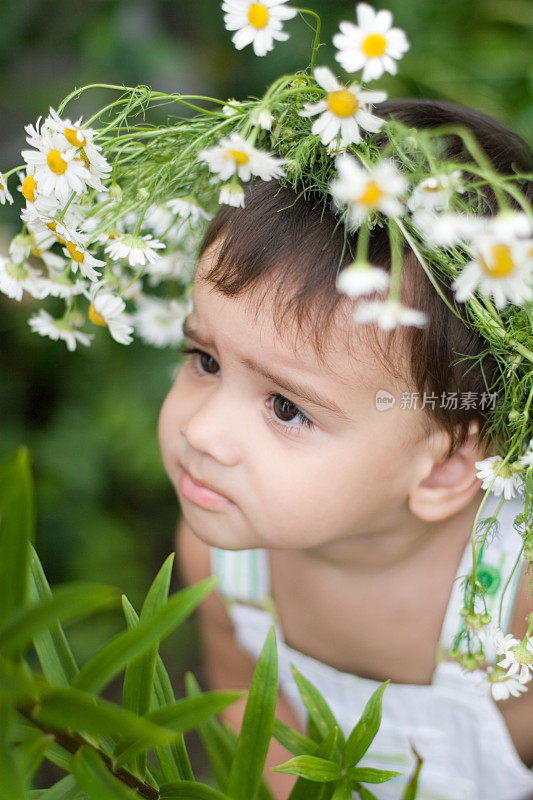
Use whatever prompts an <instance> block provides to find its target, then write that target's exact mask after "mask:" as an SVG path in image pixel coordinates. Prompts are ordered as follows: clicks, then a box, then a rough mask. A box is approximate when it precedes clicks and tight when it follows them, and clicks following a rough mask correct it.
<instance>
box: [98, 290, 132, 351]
mask: <svg viewBox="0 0 533 800" xmlns="http://www.w3.org/2000/svg"><path fill="white" fill-rule="evenodd" d="M88 297H89V299H90V301H91V304H90V306H89V319H90V320H91V322H94V324H95V325H102V326H103V327H104V328H109V333H110V334H111V336H112V337H113V339H114V340H115V341H116V342H118V343H119V344H131V342H132V341H133V337H132V336H131V334H132V333H133V326H132V325H131V324H130V315H129V314H127V313H125V311H124V309H125V308H126V304H125V302H124V300H123V299H122V298H121V297H117V296H116V295H114V294H113V293H112V292H110V291H108V290H107V288H106V287H105V286H104V285H103V284H99V285H96V284H93V286H92V287H91V290H90V292H89V295H88Z"/></svg>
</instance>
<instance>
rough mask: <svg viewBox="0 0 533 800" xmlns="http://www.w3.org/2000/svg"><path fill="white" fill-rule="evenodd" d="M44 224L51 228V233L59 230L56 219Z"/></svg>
mask: <svg viewBox="0 0 533 800" xmlns="http://www.w3.org/2000/svg"><path fill="white" fill-rule="evenodd" d="M44 224H45V225H46V227H47V228H50V230H51V231H55V229H56V228H57V222H56V221H55V219H53V220H52V221H51V222H45V223H44Z"/></svg>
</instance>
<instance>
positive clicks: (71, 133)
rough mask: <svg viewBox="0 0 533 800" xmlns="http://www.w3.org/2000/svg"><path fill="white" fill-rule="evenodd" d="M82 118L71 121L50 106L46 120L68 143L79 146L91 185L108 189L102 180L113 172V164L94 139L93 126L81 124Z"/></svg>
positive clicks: (46, 123) (79, 152)
mask: <svg viewBox="0 0 533 800" xmlns="http://www.w3.org/2000/svg"><path fill="white" fill-rule="evenodd" d="M81 120H82V118H81V117H80V118H79V119H78V120H77V121H76V122H71V121H70V120H69V119H61V117H60V116H59V115H58V113H57V112H56V111H54V109H53V108H50V114H49V116H48V117H47V118H46V120H45V125H47V126H48V127H49V128H50V129H51V130H53V131H56V132H57V133H60V134H62V135H63V136H64V137H65V140H66V143H67V145H70V146H71V147H76V148H77V150H78V156H79V157H80V158H81V159H82V161H83V163H84V164H85V166H86V167H87V169H88V170H89V173H90V175H91V180H90V181H87V182H88V183H89V185H90V186H92V187H94V188H95V189H98V190H99V191H106V189H105V187H104V186H103V185H102V183H101V181H102V179H103V178H106V177H107V176H108V173H109V172H111V165H110V164H109V163H108V162H107V161H106V159H105V158H104V157H103V156H102V154H101V152H100V151H101V149H102V148H101V147H100V146H99V145H96V144H95V143H94V141H93V139H94V135H95V132H94V131H93V130H92V129H91V128H82V127H81V126H80V123H81Z"/></svg>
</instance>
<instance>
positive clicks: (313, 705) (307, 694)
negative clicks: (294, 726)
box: [291, 664, 344, 758]
mask: <svg viewBox="0 0 533 800" xmlns="http://www.w3.org/2000/svg"><path fill="white" fill-rule="evenodd" d="M291 670H292V674H293V677H294V680H295V682H296V685H297V686H298V690H299V692H300V695H301V696H302V700H303V702H304V704H305V707H306V708H307V710H308V712H309V716H310V717H311V719H312V720H313V722H314V723H315V725H316V727H317V729H318V730H319V731H320V735H321V738H322V739H325V737H326V736H327V735H328V733H329V732H330V731H331V729H332V728H334V727H335V725H336V726H337V727H338V728H339V733H338V755H339V758H340V756H341V752H342V748H343V747H344V734H343V732H342V730H341V726H340V725H339V723H338V722H337V720H336V719H335V715H334V713H333V711H332V710H331V708H330V707H329V705H328V704H327V702H326V700H324V698H323V697H322V695H321V694H320V692H319V691H318V689H317V688H316V687H315V686H313V684H312V683H311V681H310V680H308V679H307V678H305V677H304V676H303V675H302V674H301V672H299V671H298V670H297V669H296V667H295V666H294V664H291Z"/></svg>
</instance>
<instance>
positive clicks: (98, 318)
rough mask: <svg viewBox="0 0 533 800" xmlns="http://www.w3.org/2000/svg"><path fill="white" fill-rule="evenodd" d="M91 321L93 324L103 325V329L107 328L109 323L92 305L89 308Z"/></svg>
mask: <svg viewBox="0 0 533 800" xmlns="http://www.w3.org/2000/svg"><path fill="white" fill-rule="evenodd" d="M89 319H90V320H91V322H94V324H95V325H102V327H104V328H107V322H106V321H105V319H104V318H103V316H102V315H101V314H99V313H98V311H97V310H96V308H95V307H94V306H93V304H92V303H91V305H90V306H89Z"/></svg>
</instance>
